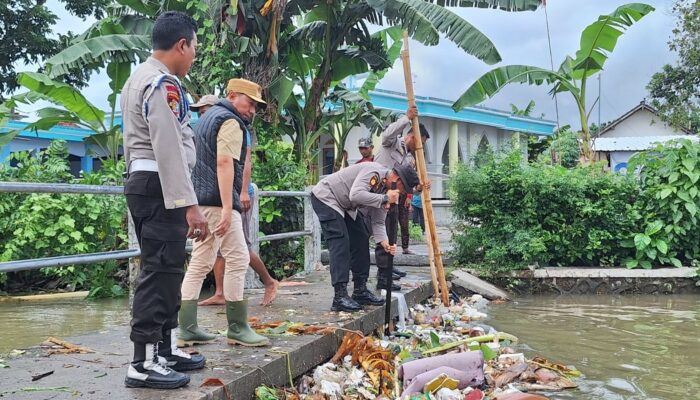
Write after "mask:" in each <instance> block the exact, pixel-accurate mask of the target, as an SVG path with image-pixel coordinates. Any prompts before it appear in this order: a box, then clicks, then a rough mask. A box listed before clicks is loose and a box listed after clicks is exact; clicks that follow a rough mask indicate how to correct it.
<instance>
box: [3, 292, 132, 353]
mask: <svg viewBox="0 0 700 400" xmlns="http://www.w3.org/2000/svg"><path fill="white" fill-rule="evenodd" d="M128 302H129V300H128V298H126V297H124V298H121V299H103V300H95V301H88V300H81V299H61V300H36V301H34V300H32V301H0V354H3V353H8V352H10V351H11V350H13V349H22V348H27V347H30V346H36V345H38V344H39V343H41V342H43V341H45V340H46V338H48V337H49V336H54V337H58V338H67V337H70V336H77V335H81V334H84V333H90V332H99V331H101V330H103V329H106V328H109V327H111V326H114V325H115V324H124V323H127V322H128V321H129V320H130V313H129V308H128Z"/></svg>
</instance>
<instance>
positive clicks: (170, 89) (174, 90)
mask: <svg viewBox="0 0 700 400" xmlns="http://www.w3.org/2000/svg"><path fill="white" fill-rule="evenodd" d="M164 87H165V96H166V101H167V102H168V106H169V107H170V110H172V112H173V114H175V116H176V117H179V116H180V106H181V104H180V89H179V88H178V87H177V86H175V85H173V84H172V83H165V85H164Z"/></svg>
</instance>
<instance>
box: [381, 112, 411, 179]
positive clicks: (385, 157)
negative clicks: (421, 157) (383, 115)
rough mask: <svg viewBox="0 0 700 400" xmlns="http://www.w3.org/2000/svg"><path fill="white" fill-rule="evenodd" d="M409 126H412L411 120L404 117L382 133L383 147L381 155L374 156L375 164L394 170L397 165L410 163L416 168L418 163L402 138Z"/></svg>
mask: <svg viewBox="0 0 700 400" xmlns="http://www.w3.org/2000/svg"><path fill="white" fill-rule="evenodd" d="M409 126H411V120H410V119H408V117H407V116H405V115H404V116H402V117H401V118H399V119H398V120H397V121H396V122H394V123H393V124H391V125H389V126H388V127H387V128H386V129H385V130H384V132H382V147H381V148H380V149H379V153H377V155H376V156H374V161H375V162H378V163H380V164H382V165H383V166H385V167H387V168H394V165H395V164H396V163H407V162H408V163H410V164H411V165H413V167H414V168H415V165H416V161H415V160H414V158H413V155H412V154H411V152H410V151H408V149H407V148H406V144H405V143H404V138H403V137H400V135H401V134H402V133H403V132H404V130H406V127H409Z"/></svg>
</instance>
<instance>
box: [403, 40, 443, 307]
mask: <svg viewBox="0 0 700 400" xmlns="http://www.w3.org/2000/svg"><path fill="white" fill-rule="evenodd" d="M403 46H404V49H403V51H401V61H402V62H403V75H404V80H405V82H406V97H407V99H408V107H409V108H411V107H415V106H416V98H415V95H414V92H413V80H412V75H411V60H410V55H409V52H408V32H406V31H404V32H403ZM411 123H412V125H413V128H412V130H413V137H414V139H415V144H416V150H415V152H414V155H415V156H416V169H417V170H418V176H419V178H420V181H421V184H425V182H427V181H428V170H427V168H426V165H425V154H423V141H422V140H421V136H420V130H419V128H418V127H419V123H418V116H416V117H414V118H413V121H411ZM421 199H422V200H423V215H424V217H425V225H426V228H427V229H426V233H427V234H428V235H427V236H428V238H427V239H428V240H427V242H428V257H429V259H430V260H431V261H430V267H431V276H434V277H435V278H437V285H435V283H433V286H437V287H439V289H440V298H441V299H442V304H443V305H445V306H448V305H449V304H450V301H449V296H448V293H447V282H446V280H445V269H444V267H443V264H442V254H441V253H440V242H439V241H438V237H437V229H435V219H434V217H433V203H432V202H431V200H430V189H428V188H427V187H425V185H424V186H423V191H422V192H421Z"/></svg>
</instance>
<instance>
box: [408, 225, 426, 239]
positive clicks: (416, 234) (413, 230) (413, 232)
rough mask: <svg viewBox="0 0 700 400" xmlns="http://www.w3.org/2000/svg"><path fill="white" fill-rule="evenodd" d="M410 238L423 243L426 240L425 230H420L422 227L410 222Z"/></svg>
mask: <svg viewBox="0 0 700 400" xmlns="http://www.w3.org/2000/svg"><path fill="white" fill-rule="evenodd" d="M408 237H409V238H410V239H411V240H416V241H421V240H423V239H424V237H425V235H423V230H422V229H421V228H420V225H418V224H414V223H413V222H411V221H408Z"/></svg>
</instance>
